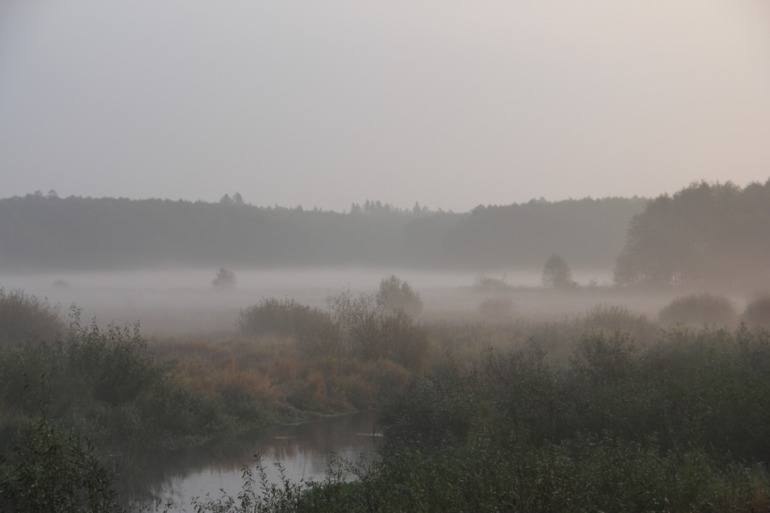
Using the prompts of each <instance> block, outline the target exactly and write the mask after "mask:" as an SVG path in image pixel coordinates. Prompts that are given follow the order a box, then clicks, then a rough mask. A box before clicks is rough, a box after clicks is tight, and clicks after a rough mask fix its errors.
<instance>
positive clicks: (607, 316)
mask: <svg viewBox="0 0 770 513" xmlns="http://www.w3.org/2000/svg"><path fill="white" fill-rule="evenodd" d="M582 333H583V334H589V335H592V334H600V335H604V336H617V335H627V336H628V337H629V338H630V339H631V340H633V341H634V342H636V343H637V344H640V345H645V344H648V343H650V342H652V341H654V340H655V338H656V337H657V335H658V327H657V326H656V325H655V323H653V322H652V321H650V320H649V319H648V318H647V316H645V315H643V314H638V313H634V312H632V311H630V310H629V309H628V308H625V307H623V306H598V307H596V308H593V309H591V310H590V311H589V312H588V313H587V314H586V315H585V316H584V317H583V319H582Z"/></svg>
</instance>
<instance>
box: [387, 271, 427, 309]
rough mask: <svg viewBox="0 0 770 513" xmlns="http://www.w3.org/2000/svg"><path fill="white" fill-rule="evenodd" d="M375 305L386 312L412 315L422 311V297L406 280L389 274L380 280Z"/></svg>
mask: <svg viewBox="0 0 770 513" xmlns="http://www.w3.org/2000/svg"><path fill="white" fill-rule="evenodd" d="M377 306H378V307H380V308H382V309H383V310H384V311H385V312H386V313H387V314H394V313H396V312H403V313H405V314H406V315H409V316H411V317H414V316H416V315H419V314H420V312H422V299H420V295H419V294H418V293H417V292H415V291H414V290H412V287H410V286H409V284H408V283H407V282H405V281H402V280H401V279H399V278H398V277H396V276H394V275H392V274H391V275H390V276H389V277H388V278H385V279H383V280H382V281H381V282H380V289H379V290H378V291H377Z"/></svg>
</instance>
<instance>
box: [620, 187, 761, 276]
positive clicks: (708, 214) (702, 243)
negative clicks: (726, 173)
mask: <svg viewBox="0 0 770 513" xmlns="http://www.w3.org/2000/svg"><path fill="white" fill-rule="evenodd" d="M615 281H616V282H617V283H618V284H619V285H624V286H627V285H665V286H703V285H710V286H720V287H732V288H747V287H748V288H756V287H757V286H761V285H767V284H768V283H770V180H768V181H767V182H766V183H765V184H764V185H762V184H759V183H753V184H750V185H748V186H746V187H745V188H741V187H738V186H736V185H734V184H732V183H729V182H728V183H725V184H719V183H716V184H708V183H706V182H700V183H695V184H692V185H690V186H689V187H687V188H685V189H683V190H681V191H679V192H677V193H676V194H674V195H673V196H669V195H663V196H660V197H658V198H656V199H655V200H653V201H651V202H650V203H649V204H648V205H647V207H646V208H645V209H644V211H643V212H642V213H640V214H639V215H637V216H635V217H634V218H633V219H632V221H631V224H630V226H629V229H628V238H627V241H626V245H625V247H624V249H623V251H622V253H621V254H620V256H619V257H618V260H617V263H616V267H615Z"/></svg>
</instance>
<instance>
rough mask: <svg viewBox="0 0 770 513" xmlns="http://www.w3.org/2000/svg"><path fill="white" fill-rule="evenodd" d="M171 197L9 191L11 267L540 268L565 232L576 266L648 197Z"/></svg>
mask: <svg viewBox="0 0 770 513" xmlns="http://www.w3.org/2000/svg"><path fill="white" fill-rule="evenodd" d="M238 203H239V201H238V197H237V195H235V196H233V195H230V197H229V200H228V199H227V198H225V201H223V202H219V203H205V202H190V201H170V200H161V199H147V200H130V199H126V198H83V197H75V196H70V197H66V198H60V197H54V196H51V197H45V196H43V195H42V194H41V195H39V196H37V195H28V196H25V197H13V198H4V199H0V269H2V270H3V271H4V272H9V271H53V270H94V269H100V270H117V269H126V268H131V269H137V268H157V267H158V266H161V265H168V263H169V262H174V263H175V264H177V265H185V266H193V267H205V266H217V267H219V266H220V265H222V263H223V262H228V263H229V264H228V265H231V266H238V267H244V268H247V267H250V268H253V267H255V266H304V267H309V266H313V267H330V266H340V267H342V266H350V265H368V266H387V267H411V268H418V267H419V268H425V267H428V266H429V267H431V268H437V267H441V268H463V269H473V270H478V269H480V268H483V269H495V268H497V269H500V268H510V267H511V265H515V266H517V267H519V268H530V269H535V268H537V267H539V266H540V265H542V255H543V254H544V252H548V251H551V249H550V248H551V247H552V245H553V243H554V241H555V240H556V241H559V243H560V246H559V247H561V248H563V250H562V251H564V256H565V257H566V258H568V259H569V261H570V263H572V264H573V265H580V266H588V265H591V266H595V267H601V268H609V267H611V266H612V263H613V260H614V258H615V256H616V255H617V254H618V253H619V251H620V249H621V248H622V245H623V240H624V236H625V232H626V228H627V226H628V222H629V220H630V219H631V217H632V216H633V215H634V214H637V213H638V212H640V211H641V209H642V208H643V207H644V200H642V199H639V198H632V199H624V198H605V199H596V200H594V199H583V200H566V201H559V202H546V201H533V202H528V203H523V204H514V205H505V206H486V207H479V208H477V209H474V210H473V211H472V212H470V213H454V212H446V211H440V210H439V211H425V210H424V209H421V208H420V209H409V210H400V209H398V208H394V207H392V206H390V205H382V204H378V202H367V203H366V204H364V205H362V206H360V207H358V208H352V209H351V211H350V212H349V213H341V212H331V211H323V210H319V209H307V210H303V209H297V208H282V207H258V206H253V205H249V204H245V203H244V204H238Z"/></svg>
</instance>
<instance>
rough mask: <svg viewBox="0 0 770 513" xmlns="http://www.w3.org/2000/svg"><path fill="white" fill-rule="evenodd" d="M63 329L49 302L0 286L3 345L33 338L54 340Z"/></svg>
mask: <svg viewBox="0 0 770 513" xmlns="http://www.w3.org/2000/svg"><path fill="white" fill-rule="evenodd" d="M62 329H63V324H62V322H61V319H60V318H59V315H58V313H57V312H56V309H55V308H52V307H51V306H50V305H49V304H48V303H47V302H45V301H41V300H39V299H37V298H36V297H34V296H29V295H27V294H25V293H24V292H22V291H20V290H13V291H11V292H6V291H5V290H4V289H2V288H0V348H2V347H5V346H8V345H12V344H20V343H23V342H28V341H30V340H48V341H53V340H54V339H55V338H56V337H57V336H58V335H59V334H60V333H61V332H62Z"/></svg>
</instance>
